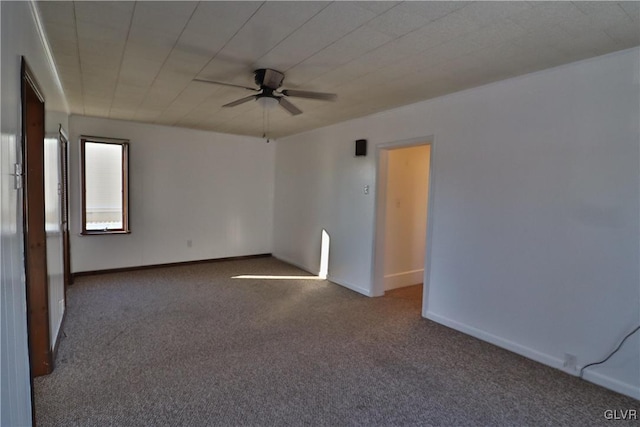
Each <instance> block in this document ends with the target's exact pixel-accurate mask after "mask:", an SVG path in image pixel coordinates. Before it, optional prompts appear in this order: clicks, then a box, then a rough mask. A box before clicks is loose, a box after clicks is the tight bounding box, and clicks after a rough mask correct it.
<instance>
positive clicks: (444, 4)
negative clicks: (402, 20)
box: [394, 1, 471, 21]
mask: <svg viewBox="0 0 640 427" xmlns="http://www.w3.org/2000/svg"><path fill="white" fill-rule="evenodd" d="M470 3H471V2H468V1H406V2H403V3H402V4H400V5H398V6H396V7H395V8H394V9H398V10H399V11H402V12H405V13H409V14H411V15H413V14H417V15H421V16H424V17H425V18H427V19H428V20H429V21H435V20H436V19H440V18H442V17H444V16H447V15H448V14H450V13H451V12H453V11H456V10H458V9H461V8H463V7H465V6H467V5H468V4H470Z"/></svg>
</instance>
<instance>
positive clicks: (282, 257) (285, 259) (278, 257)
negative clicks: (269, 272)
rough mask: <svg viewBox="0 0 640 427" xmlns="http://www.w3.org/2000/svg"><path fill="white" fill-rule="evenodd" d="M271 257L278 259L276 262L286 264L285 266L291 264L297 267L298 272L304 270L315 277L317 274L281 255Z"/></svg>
mask: <svg viewBox="0 0 640 427" xmlns="http://www.w3.org/2000/svg"><path fill="white" fill-rule="evenodd" d="M271 256H273V257H274V258H275V259H278V260H280V261H282V262H286V263H287V264H291V265H293V266H294V267H298V268H299V269H300V270H304V271H306V272H307V273H309V274H313V275H317V274H318V272H317V271H316V272H314V271H311V269H310V268H309V267H307V266H306V265H302V264H301V263H299V262H297V261H294V260H292V259H290V258H288V257H286V256H282V255H278V254H272V255H271Z"/></svg>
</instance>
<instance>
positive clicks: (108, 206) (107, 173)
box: [80, 136, 129, 234]
mask: <svg viewBox="0 0 640 427" xmlns="http://www.w3.org/2000/svg"><path fill="white" fill-rule="evenodd" d="M80 150H81V156H82V234H113V233H129V218H128V209H127V204H128V198H129V197H128V193H129V191H128V186H129V179H128V163H129V162H128V154H129V141H127V140H121V139H109V138H94V137H88V136H87V137H81V139H80Z"/></svg>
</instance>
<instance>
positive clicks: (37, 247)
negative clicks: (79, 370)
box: [21, 58, 53, 378]
mask: <svg viewBox="0 0 640 427" xmlns="http://www.w3.org/2000/svg"><path fill="white" fill-rule="evenodd" d="M21 91H22V146H21V149H22V165H23V170H24V187H23V188H24V189H23V198H22V200H23V212H24V262H25V279H26V294H27V327H28V335H29V341H28V342H29V362H30V366H31V377H32V378H33V377H37V376H40V375H46V374H49V373H51V371H52V369H53V360H52V351H51V344H50V341H51V340H50V335H49V334H50V332H49V285H48V275H47V236H46V231H45V188H44V137H45V123H44V119H45V117H44V114H45V112H44V111H45V109H44V97H43V96H42V92H41V91H40V89H39V87H38V84H37V83H36V80H35V78H34V75H33V73H32V72H31V70H30V69H29V66H28V65H27V63H26V61H25V60H24V58H23V59H22V72H21Z"/></svg>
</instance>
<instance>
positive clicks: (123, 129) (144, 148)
mask: <svg viewBox="0 0 640 427" xmlns="http://www.w3.org/2000/svg"><path fill="white" fill-rule="evenodd" d="M70 128H71V129H70V135H69V138H70V141H69V143H70V145H71V161H70V175H71V176H70V181H71V182H70V193H71V195H72V197H71V206H70V214H71V218H70V220H71V260H72V266H71V268H72V270H73V271H74V272H80V271H94V270H103V269H113V268H121V267H131V266H142V265H154V264H163V263H172V262H182V261H194V260H201V259H212V258H224V257H232V256H242V255H252V254H260V253H270V252H271V230H272V222H273V174H274V169H273V167H274V156H275V144H274V143H270V144H267V143H265V142H264V141H263V140H262V139H258V138H252V137H243V136H234V135H226V134H220V133H213V132H205V131H197V130H192V129H181V128H172V127H165V126H156V125H148V124H140V123H134V122H126V121H118V120H107V119H97V118H90V117H83V116H71V118H70ZM83 134H84V135H92V136H101V137H110V138H121V139H129V140H130V144H129V180H130V186H129V191H130V193H129V208H130V216H129V224H130V228H131V234H130V235H102V236H101V235H97V236H96V235H91V236H80V235H79V233H80V231H81V215H80V213H81V212H80V209H81V207H80V203H81V200H80V198H79V197H77V195H79V194H80V170H79V169H80V159H79V154H80V150H79V137H80V135H83ZM74 195H76V197H74ZM188 240H190V241H191V243H192V246H191V247H188V244H187V241H188Z"/></svg>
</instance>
